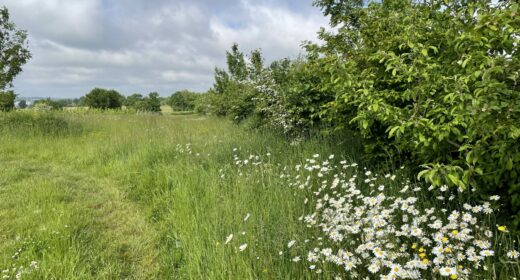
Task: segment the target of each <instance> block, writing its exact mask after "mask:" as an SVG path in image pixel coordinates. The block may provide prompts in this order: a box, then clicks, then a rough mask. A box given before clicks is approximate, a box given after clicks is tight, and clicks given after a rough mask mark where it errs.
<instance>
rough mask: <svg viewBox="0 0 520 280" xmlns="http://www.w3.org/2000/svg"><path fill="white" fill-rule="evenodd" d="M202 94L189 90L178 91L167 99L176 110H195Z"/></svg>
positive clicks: (167, 102)
mask: <svg viewBox="0 0 520 280" xmlns="http://www.w3.org/2000/svg"><path fill="white" fill-rule="evenodd" d="M199 96H200V94H199V93H195V92H190V91H188V90H182V91H177V92H175V93H174V94H172V95H171V96H170V97H168V99H167V100H166V104H168V105H169V106H171V107H172V109H173V110H174V111H193V110H195V105H196V103H197V99H198V98H199Z"/></svg>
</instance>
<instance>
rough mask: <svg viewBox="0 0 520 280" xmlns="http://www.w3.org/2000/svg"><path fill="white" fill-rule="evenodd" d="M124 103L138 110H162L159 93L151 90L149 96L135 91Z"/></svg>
mask: <svg viewBox="0 0 520 280" xmlns="http://www.w3.org/2000/svg"><path fill="white" fill-rule="evenodd" d="M123 103H124V105H125V106H126V107H127V108H129V109H133V110H136V111H138V112H160V111H161V100H160V99H159V94H158V93H156V92H151V93H149V94H148V96H144V97H143V96H142V95H141V94H139V93H134V94H132V95H130V96H128V97H127V98H125V99H124V102H123Z"/></svg>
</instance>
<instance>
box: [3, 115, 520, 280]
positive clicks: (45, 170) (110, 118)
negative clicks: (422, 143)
mask: <svg viewBox="0 0 520 280" xmlns="http://www.w3.org/2000/svg"><path fill="white" fill-rule="evenodd" d="M0 119H1V122H0V131H1V133H0V141H1V143H2V145H0V170H1V173H0V197H1V199H0V220H1V221H2V222H1V223H0V271H2V272H0V273H1V277H3V279H361V278H365V277H369V278H366V279H375V276H376V275H377V279H379V278H380V276H379V275H383V272H384V274H388V273H390V274H391V273H392V271H391V270H389V269H390V267H387V263H385V262H383V261H381V263H380V265H379V266H378V270H377V271H379V272H378V273H376V272H377V271H376V272H373V271H372V270H373V269H375V268H374V267H372V270H370V267H369V266H368V265H370V264H374V261H373V260H372V261H368V262H365V261H363V260H362V259H363V258H362V257H361V256H362V255H364V253H362V252H359V254H360V256H359V260H358V261H354V262H353V263H351V265H352V266H353V267H350V268H351V269H347V268H348V265H349V264H348V262H347V260H354V257H352V258H348V257H346V258H344V259H343V261H342V260H338V259H334V258H332V257H331V256H334V255H336V252H338V253H337V254H338V255H339V254H343V255H345V254H346V252H348V251H347V250H350V249H349V248H351V250H352V252H356V253H354V254H358V250H359V246H361V247H363V248H365V247H367V246H368V250H374V249H375V247H377V246H374V244H372V245H370V244H369V243H368V242H369V241H370V240H369V238H368V236H369V235H367V233H369V232H370V231H371V230H373V229H376V231H379V229H383V227H380V228H379V229H377V228H376V226H374V225H373V221H374V216H371V215H372V214H373V213H372V214H370V211H371V209H373V210H375V211H377V212H381V213H388V214H389V215H390V216H392V215H393V214H392V213H394V212H395V211H394V210H392V211H389V210H388V209H385V207H391V205H392V204H388V205H386V206H384V203H382V202H381V201H379V202H374V203H372V202H373V201H372V202H371V200H370V197H371V195H372V193H374V191H375V193H376V194H375V195H374V196H372V197H373V198H375V197H379V198H381V194H382V193H383V192H386V194H387V196H388V199H391V196H392V195H393V196H399V195H400V193H401V194H402V193H404V192H406V191H407V190H404V191H403V186H404V187H405V188H407V189H410V192H411V191H412V189H413V193H412V195H413V197H414V198H415V199H416V200H417V202H416V203H415V206H413V205H414V202H415V201H412V200H413V199H404V200H405V201H409V203H408V206H407V209H413V208H414V207H416V210H414V211H418V212H421V213H423V212H424V211H426V210H425V209H427V208H428V207H431V209H434V208H435V207H437V208H439V209H440V208H442V207H443V205H444V204H443V203H444V201H443V200H442V199H441V198H439V199H438V200H435V199H433V200H432V199H431V197H432V194H433V192H435V191H437V190H433V191H429V190H427V189H426V188H425V187H424V186H421V184H419V183H417V182H409V181H408V180H409V178H410V176H409V174H407V171H406V170H405V169H403V170H401V169H397V170H393V171H392V170H369V169H370V167H366V166H363V165H362V164H361V163H359V165H356V164H354V163H355V162H356V161H357V159H358V155H359V150H360V149H359V143H358V140H357V139H354V138H349V137H348V136H345V137H344V138H342V141H338V140H335V141H332V140H331V139H327V138H321V137H320V136H318V135H317V136H314V137H311V138H310V139H307V140H302V141H298V142H291V141H287V140H286V139H285V138H282V137H279V136H276V135H274V134H272V133H269V132H264V131H261V130H255V131H249V130H247V129H245V128H244V127H241V126H237V125H234V124H232V123H231V122H229V121H227V120H225V119H219V118H214V117H206V116H200V115H171V114H164V115H152V114H125V113H122V112H105V113H99V112H88V111H65V112H50V113H48V112H31V111H27V112H11V113H4V114H1V115H0ZM364 168H365V169H364ZM366 168H368V169H366ZM377 174H381V176H379V177H378V175H377ZM385 174H386V176H383V175H385ZM326 178H329V180H326ZM348 178H350V180H347V179H348ZM354 182H358V183H357V186H358V187H359V191H358V190H357V189H356V187H355V186H356V183H354ZM383 184H384V185H383ZM329 185H330V186H329ZM338 185H339V186H341V187H340V188H338V189H342V190H343V191H339V192H338V191H337V190H333V189H334V188H335V187H336V186H338ZM421 187H422V189H421ZM349 192H358V193H357V196H356V195H349ZM437 192H439V191H437ZM360 193H365V194H366V196H364V197H360V196H359V194H360ZM329 195H330V196H331V197H335V198H337V199H336V200H334V201H333V200H332V199H331V200H330V203H328V202H327V199H328V197H329ZM412 195H410V197H412ZM435 195H436V196H439V193H437V194H435ZM340 197H343V199H341V198H340ZM345 198H347V201H345ZM357 198H360V199H362V200H363V201H364V199H368V200H367V201H368V202H367V203H372V204H367V205H369V206H370V207H365V208H363V207H364V206H363V203H364V202H362V201H361V200H356V199H357ZM379 198H378V199H379ZM448 199H450V200H451V199H453V197H451V198H448ZM457 199H459V200H460V201H461V209H462V211H464V209H463V208H462V203H463V202H464V197H463V195H462V194H458V197H457ZM324 200H325V201H324ZM338 201H339V204H342V203H343V206H346V205H347V204H351V205H355V206H358V207H361V208H359V209H355V211H361V210H360V209H364V210H362V212H363V211H364V212H365V213H366V215H359V217H360V219H359V220H356V219H354V220H352V219H351V220H344V222H348V223H349V224H351V225H360V226H362V227H361V228H358V230H357V231H356V230H352V229H350V230H349V229H347V228H346V227H343V228H340V229H339V230H336V233H335V234H336V235H332V232H334V231H335V230H333V227H329V226H328V225H327V221H328V222H330V221H331V220H330V219H329V218H330V217H334V215H335V214H334V213H336V214H337V213H340V212H338V211H336V210H337V209H339V208H340V206H338V205H336V204H337V202H338ZM394 202H395V201H394ZM335 203H336V204H335ZM333 204H334V205H336V206H335V207H336V208H334V209H336V210H332V211H330V210H331V209H333V206H332V205H333ZM319 205H321V206H319ZM393 205H395V203H393ZM490 205H491V206H492V207H495V206H497V208H498V206H499V202H497V201H494V198H492V199H491V203H490V202H484V208H480V209H481V210H482V209H487V208H486V207H488V208H489V207H490ZM427 206H428V207H427ZM320 208H324V209H325V210H324V211H323V212H319V209H320ZM327 208H329V209H327ZM398 208H403V207H402V205H401V206H399V207H398ZM316 209H318V210H316ZM343 209H344V208H343ZM452 210H454V209H449V211H452ZM316 211H318V212H316ZM334 211H336V212H334ZM396 211H397V212H398V211H400V210H396ZM313 212H314V213H313ZM476 212H482V211H476ZM311 213H313V214H311ZM342 213H343V214H345V213H347V212H342ZM403 213H404V212H399V213H398V214H395V215H394V216H395V217H386V219H387V220H388V222H392V221H394V222H397V220H399V221H401V220H404V216H407V215H405V214H406V213H404V214H403ZM411 213H412V214H411V215H410V216H411V217H410V220H412V219H413V220H414V222H413V225H415V226H417V227H419V228H420V227H421V226H422V225H421V221H415V218H414V215H413V214H414V213H415V212H413V211H412V212H411ZM432 213H433V210H432ZM436 213H437V212H436ZM439 213H441V214H439V216H442V211H440V212H439ZM444 213H445V214H446V215H445V216H446V217H448V215H449V214H450V213H451V212H446V211H444ZM461 214H463V212H461ZM466 214H467V213H466ZM487 214H489V213H487ZM421 215H422V214H421ZM431 215H433V214H431ZM473 215H474V216H475V219H476V217H477V216H478V215H479V214H477V213H475V214H473ZM494 215H496V214H495V212H493V213H492V214H490V215H485V217H484V218H483V219H482V220H480V219H479V220H478V222H477V221H476V220H474V219H473V217H472V218H470V220H469V221H468V223H467V224H465V225H464V224H462V223H463V222H462V220H460V219H458V221H460V223H461V225H459V226H460V227H457V229H458V230H460V231H461V232H463V231H464V229H465V228H467V229H471V230H470V233H468V234H471V235H474V237H472V238H471V240H477V239H483V238H484V237H483V236H484V235H483V234H481V231H482V232H483V231H484V230H486V235H487V236H488V237H486V240H489V241H484V240H482V242H483V244H484V245H483V247H482V248H479V247H478V246H469V245H468V246H466V245H465V244H462V243H460V242H462V241H460V240H459V241H460V242H459V243H457V244H454V245H453V247H449V246H446V248H450V250H453V251H456V250H470V251H471V250H472V249H468V248H469V247H477V248H478V251H477V255H478V256H479V257H478V258H477V259H478V260H476V261H477V262H476V263H477V265H475V262H472V261H470V260H468V259H469V257H468V258H467V259H466V258H465V259H463V260H460V261H459V263H458V265H459V268H458V269H457V267H455V270H457V272H452V273H451V274H448V276H447V277H450V276H451V277H452V279H454V275H458V277H459V278H460V279H477V278H465V277H466V276H464V275H465V274H464V273H465V272H464V269H466V264H467V263H468V262H469V263H472V264H473V265H475V267H473V266H470V265H468V266H467V269H470V271H469V272H468V273H469V274H468V275H472V276H474V277H479V278H478V279H513V277H518V275H519V274H520V267H519V266H518V261H517V260H516V257H517V256H516V257H515V255H514V254H515V253H514V252H513V251H512V250H514V247H515V246H516V242H517V241H516V240H515V238H514V236H512V235H511V234H509V232H507V231H508V230H507V229H505V228H499V227H498V228H497V227H496V225H495V216H494ZM343 216H345V215H343ZM415 216H420V215H415ZM450 217H451V218H452V219H451V220H450V221H452V222H453V217H452V215H450ZM335 218H337V217H335ZM363 219H365V220H363ZM448 219H449V217H448ZM464 219H465V218H464ZM333 220H334V219H333ZM426 220H428V218H427V219H426ZM431 220H432V221H433V219H431ZM455 220H457V218H455ZM425 222H426V221H422V223H423V224H424V223H425ZM401 223H402V221H401ZM338 224H340V222H337V220H336V226H337V225H338ZM410 224H412V222H411V221H410ZM314 225H316V226H314ZM326 228H327V229H328V230H326ZM423 230H424V232H426V231H427V230H428V229H427V228H423ZM429 230H430V232H432V233H431V234H432V235H433V234H435V233H438V232H447V233H446V234H447V236H449V237H450V240H451V239H452V238H453V242H454V243H455V241H456V240H455V238H454V236H455V235H454V231H455V230H456V229H455V228H453V223H449V224H447V225H446V226H443V227H442V228H437V229H436V230H433V231H432V228H430V229H429ZM384 231H385V232H386V233H390V231H388V229H385V230H384ZM340 232H341V233H342V234H343V235H342V237H341V239H338V237H337V236H338V235H337V234H339V233H340ZM403 233H404V230H403ZM392 234H393V233H392ZM450 234H451V235H450ZM452 235H453V236H452ZM393 236H394V237H396V236H398V235H395V234H393ZM403 236H404V237H401V238H397V239H395V238H394V239H390V238H387V237H388V236H386V235H385V236H381V235H378V238H377V239H378V240H386V245H382V246H388V248H386V249H385V247H382V248H383V249H384V250H386V251H387V252H388V253H389V252H390V251H391V246H390V245H389V244H397V243H399V244H400V245H399V246H401V247H402V246H405V248H404V249H401V250H402V252H401V253H405V251H406V252H408V253H406V254H408V255H409V256H408V257H410V258H413V259H414V260H415V261H419V262H421V259H422V262H424V263H425V264H426V263H428V262H429V260H426V261H425V259H426V258H427V257H425V255H421V254H422V251H421V252H419V251H417V250H419V247H421V248H420V249H421V250H425V249H424V248H423V247H422V246H424V247H425V248H428V250H430V249H429V248H434V247H435V246H434V245H435V244H430V245H428V246H427V245H421V243H419V245H417V244H415V243H413V244H412V242H411V241H410V240H412V239H411V238H409V237H407V236H406V235H403ZM416 237H417V240H419V242H420V241H421V240H422V241H424V240H425V238H426V239H428V237H427V234H426V233H425V235H424V236H423V238H422V239H421V236H416ZM435 238H439V236H435V237H432V238H431V240H435ZM441 239H442V238H441ZM408 241H410V242H409V243H406V242H408ZM444 241H446V240H444ZM364 242H367V243H364ZM433 242H435V241H433ZM441 242H442V241H441ZM450 242H451V241H450ZM486 242H489V244H487V243H486ZM376 243H377V241H376ZM445 243H446V242H445ZM448 243H449V242H448ZM367 244H368V245H367ZM406 244H408V247H406ZM486 244H487V245H486ZM329 247H330V248H332V249H334V252H332V251H329ZM337 248H341V249H340V250H339V251H338V250H337ZM484 248H485V249H486V250H483V249H484ZM343 249H345V250H343ZM365 249H366V248H365ZM380 249H381V248H380ZM481 249H482V251H492V255H491V256H490V257H484V256H481V255H479V251H480V250H481ZM443 250H446V249H443ZM473 250H475V248H473ZM416 251H417V252H416ZM508 252H509V255H511V254H513V255H511V256H510V257H508V256H506V255H507V254H508ZM511 252H513V253H511ZM488 253H489V252H488ZM389 254H390V253H389ZM428 254H430V253H429V252H428ZM432 254H433V253H432ZM446 254H447V253H446ZM404 257H406V256H404V255H399V257H398V258H393V259H392V260H393V261H394V262H395V263H398V261H402V258H404ZM400 258H401V259H400ZM448 258H449V257H447V259H448ZM368 259H369V258H367V260H368ZM411 260H412V259H410V260H408V261H411ZM432 261H433V257H432ZM405 263H406V262H403V266H402V267H401V268H405V267H407V266H406V265H405ZM463 263H465V264H464V265H465V267H464V268H462V264H463ZM365 264H366V266H365ZM433 266H434V265H433V264H432V265H431V266H430V265H426V266H425V267H424V269H423V270H422V271H421V273H422V274H421V275H422V276H421V277H424V278H426V279H443V278H447V277H444V276H443V275H444V274H443V273H440V272H439V271H438V270H437V271H435V269H433ZM430 268H431V269H430ZM392 269H393V268H392ZM410 270H411V268H410ZM439 273H440V274H439ZM395 275H397V274H395ZM425 275H426V276H425ZM400 277H401V276H400ZM402 278H407V277H402ZM455 278H456V277H455Z"/></svg>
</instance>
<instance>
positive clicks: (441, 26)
mask: <svg viewBox="0 0 520 280" xmlns="http://www.w3.org/2000/svg"><path fill="white" fill-rule="evenodd" d="M317 2H318V3H317V4H318V5H320V6H321V7H322V8H323V9H324V11H326V12H327V11H328V13H329V15H332V18H333V19H335V22H333V23H336V24H338V27H339V29H338V30H339V31H338V32H337V33H336V34H332V33H322V34H321V38H322V39H323V40H324V41H325V44H324V45H323V46H321V47H316V46H314V51H315V52H316V53H318V54H319V57H320V59H330V61H331V63H329V64H328V65H326V67H325V68H324V70H323V71H324V72H327V73H328V74H329V75H330V79H329V80H328V81H325V83H322V87H323V88H326V89H332V91H333V92H335V100H334V101H332V102H330V103H329V104H328V105H327V106H326V109H325V110H323V111H322V116H323V117H324V118H325V119H328V120H331V121H334V122H336V123H338V124H339V125H341V126H342V127H350V128H355V129H357V130H359V131H361V132H362V133H363V135H364V137H365V139H367V143H366V148H367V151H368V154H369V155H372V156H376V157H378V158H381V157H388V156H391V157H404V159H406V160H409V163H411V165H415V166H421V169H422V171H421V172H420V173H419V177H421V178H424V179H426V180H427V181H428V182H430V183H431V184H433V185H435V186H441V185H450V186H455V187H458V188H461V189H466V188H475V189H477V190H478V193H479V194H481V195H486V194H491V193H493V194H495V193H499V194H501V195H502V196H504V197H508V198H510V200H509V202H508V203H509V205H508V207H506V208H508V209H510V210H511V213H510V214H516V215H517V221H520V219H519V218H520V216H519V214H520V212H518V211H519V209H520V91H519V89H518V86H517V83H518V81H519V80H520V77H519V76H520V74H519V73H520V57H519V53H520V44H519V43H520V39H519V38H520V37H519V35H518V34H520V16H518V14H519V13H520V10H519V7H518V4H517V3H513V2H512V1H502V2H500V3H498V4H494V3H492V1H471V2H461V1H455V0H446V1H425V2H423V1H420V2H417V1H405V0H394V1H383V2H381V3H371V4H370V5H368V7H366V6H363V5H358V4H359V3H353V4H352V3H350V4H351V6H350V8H349V9H348V12H346V9H343V8H344V6H341V7H340V5H345V3H346V2H342V1H340V2H341V3H342V4H338V3H333V2H330V1H317ZM354 2H356V1H354ZM330 13H332V14H330ZM311 49H312V48H311Z"/></svg>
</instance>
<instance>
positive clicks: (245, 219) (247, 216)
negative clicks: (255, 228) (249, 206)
mask: <svg viewBox="0 0 520 280" xmlns="http://www.w3.org/2000/svg"><path fill="white" fill-rule="evenodd" d="M249 217H251V214H249V213H247V215H246V217H245V218H244V222H246V221H247V220H248V219H249Z"/></svg>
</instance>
